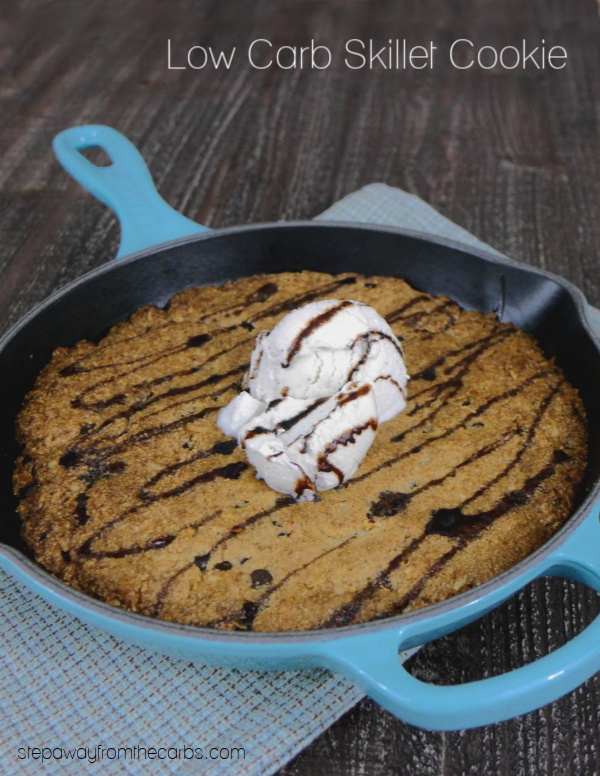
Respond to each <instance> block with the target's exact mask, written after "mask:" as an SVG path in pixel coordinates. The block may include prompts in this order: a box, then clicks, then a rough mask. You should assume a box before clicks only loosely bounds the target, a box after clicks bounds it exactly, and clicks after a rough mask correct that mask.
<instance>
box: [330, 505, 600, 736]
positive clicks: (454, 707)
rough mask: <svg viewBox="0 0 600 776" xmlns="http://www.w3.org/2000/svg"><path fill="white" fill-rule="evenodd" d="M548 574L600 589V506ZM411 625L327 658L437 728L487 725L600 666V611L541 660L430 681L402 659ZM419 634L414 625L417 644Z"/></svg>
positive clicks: (402, 714) (394, 707) (399, 711)
mask: <svg viewBox="0 0 600 776" xmlns="http://www.w3.org/2000/svg"><path fill="white" fill-rule="evenodd" d="M548 574H549V575H553V576H562V577H566V578H570V579H576V580H578V581H581V582H584V583H585V584H587V585H589V586H590V587H592V588H593V589H594V590H596V591H598V592H600V525H599V522H598V507H597V506H596V507H595V508H594V509H593V510H592V513H591V514H590V515H589V516H588V517H587V518H586V519H585V520H584V522H583V523H582V524H581V525H580V526H579V527H578V528H577V529H576V530H575V532H574V533H573V534H572V535H571V536H570V537H569V538H568V539H567V540H566V541H565V542H564V544H563V545H562V546H560V547H559V548H558V549H557V550H556V551H555V552H554V553H552V554H551V555H550V556H549V557H548V558H546V561H545V562H544V563H543V564H542V565H541V569H540V571H539V573H538V576H542V575H548ZM459 624H460V623H459ZM417 627H418V624H417ZM457 627H458V626H457ZM408 631H409V628H407V629H406V631H405V633H399V632H398V631H397V630H396V631H394V632H392V631H388V632H387V633H385V634H381V633H379V634H369V635H366V637H365V638H360V637H358V638H355V639H340V640H339V641H338V642H337V644H338V646H335V642H334V643H333V645H332V648H331V653H330V655H329V658H330V659H329V660H327V661H326V662H327V665H329V666H331V667H332V668H333V669H334V670H336V671H338V672H339V673H342V674H344V675H345V676H347V677H348V678H350V679H351V680H352V681H354V682H355V683H356V684H357V685H359V686H360V687H362V689H363V690H365V692H366V693H367V694H368V695H369V696H370V697H371V698H373V699H374V700H375V701H377V703H379V704H380V705H381V706H383V707H384V708H386V709H387V710H388V711H390V712H391V713H392V714H394V715H395V716H397V717H399V718H400V719H402V720H404V721H405V722H409V723H410V724H412V725H417V726H419V727H423V728H429V729H432V730H459V729H463V728H473V727H479V726H481V725H488V724H491V723H495V722H500V721H502V720H505V719H509V718H511V717H515V716H518V715H519V714H524V713H526V712H528V711H533V710H534V709H537V708H539V707H540V706H543V705H545V704H546V703H550V702H552V701H554V700H556V699H557V698H560V697H561V696H562V695H564V694H565V693H567V692H570V691H571V690H573V689H575V688H576V687H578V686H579V685H580V684H582V683H583V682H584V681H586V680H587V679H589V678H590V677H591V676H593V674H594V673H596V671H598V670H600V615H598V616H597V617H596V619H595V620H593V622H592V623H591V624H590V625H588V626H587V628H585V629H584V630H583V631H582V632H581V633H579V634H578V635H577V636H575V638H573V639H571V640H570V641H569V642H568V643H567V644H565V645H564V646H562V647H560V648H559V649H556V650H555V651H554V652H551V653H550V654H549V655H546V656H544V657H542V658H540V659H539V660H535V661H534V662H533V663H530V664H528V665H525V666H522V667H521V668H517V669H515V670H513V671H509V672H508V673H505V674H502V675H501V676H494V677H491V678H489V679H482V680H480V681H476V682H468V683H466V684H462V685H455V686H439V685H433V684H428V683H426V682H422V681H420V680H419V679H415V678H414V677H413V676H411V674H409V673H408V671H406V669H405V668H403V667H402V664H401V663H400V661H399V658H398V650H399V647H401V646H402V642H403V641H404V640H405V639H406V638H407V636H408ZM382 637H383V638H382ZM414 637H415V631H414V630H412V632H411V634H410V638H411V641H412V643H413V644H414Z"/></svg>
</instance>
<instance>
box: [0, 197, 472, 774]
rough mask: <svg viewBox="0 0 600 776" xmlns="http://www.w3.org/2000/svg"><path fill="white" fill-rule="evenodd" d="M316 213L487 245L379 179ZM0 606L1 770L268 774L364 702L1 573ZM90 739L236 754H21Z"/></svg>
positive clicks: (325, 681)
mask: <svg viewBox="0 0 600 776" xmlns="http://www.w3.org/2000/svg"><path fill="white" fill-rule="evenodd" d="M319 219H322V220H338V221H358V222H366V223H368V222H371V223H380V224H387V225H392V226H401V227H405V228H409V229H414V230H417V231H423V232H427V233H429V234H433V235H438V236H441V237H446V238H451V239H453V240H456V241H459V242H463V243H465V244H467V245H470V246H479V247H487V246H484V244H483V243H481V242H480V241H479V240H477V239H476V238H475V237H473V236H472V235H470V234H469V233H468V232H466V231H465V230H464V229H462V228H461V227H459V226H457V225H456V224H454V223H452V222H451V221H448V219H446V218H444V217H443V216H441V215H440V214H439V213H438V212H437V211H435V210H434V209H433V208H431V207H430V206H429V205H427V204H426V203H424V202H423V201H422V200H420V199H418V198H417V197H414V196H413V195H411V194H407V193H405V192H403V191H400V190H398V189H393V188H390V187H389V186H386V185H384V184H381V183H375V184H372V185H370V186H367V187H366V188H364V189H361V190H360V191H358V192H355V193H354V194H350V195H349V196H347V197H345V198H344V199H343V200H341V201H340V202H338V203H337V204H335V205H334V206H333V207H331V208H330V209H329V210H327V211H326V212H325V213H323V214H322V215H321V216H319ZM0 602H1V606H2V616H1V617H0V774H2V776H18V775H19V774H22V773H23V774H24V773H27V774H29V773H40V774H50V775H51V776H55V775H56V776H58V775H59V774H60V776H63V775H64V774H77V776H79V774H86V775H88V774H89V775H91V774H94V775H95V774H98V773H102V775H103V776H114V775H116V774H131V775H132V776H137V775H138V774H151V776H154V774H156V775H157V776H163V774H164V775H165V776H167V775H169V776H175V775H177V776H192V774H203V775H206V776H216V774H236V776H237V775H238V774H239V775H240V776H268V774H272V773H274V772H275V771H277V770H278V769H279V768H280V767H281V766H282V765H283V764H284V763H286V762H287V761H289V760H290V759H291V758H292V757H293V756H294V755H295V754H296V753H298V752H299V751H300V750H302V749H303V748H304V747H305V746H306V745H307V744H309V743H310V742H311V741H312V740H313V739H314V738H315V737H316V736H318V735H319V734H320V733H322V732H323V731H324V730H325V729H326V728H327V727H329V726H330V725H331V724H332V723H333V722H335V720H336V719H338V718H339V717H340V716H341V715H342V714H343V713H344V712H345V711H347V710H348V709H350V708H351V707H352V706H353V705H354V704H355V703H356V702H357V701H358V700H360V698H361V697H362V693H361V692H360V691H359V690H358V689H357V688H356V687H354V686H353V685H352V684H350V683H349V682H347V681H346V680H344V679H341V678H339V677H337V676H333V675H331V674H330V673H329V672H328V671H324V670H323V671H319V670H314V671H288V672H277V673H265V672H259V671H236V670H230V669H219V668H209V667H204V666H194V665H191V664H187V663H182V662H178V661H176V660H171V659H169V658H166V657H163V656H160V655H156V654H153V653H151V652H146V651H144V650H142V649H140V648H138V647H135V646H132V645H129V644H127V643H124V642H121V641H118V640H117V639H114V638H113V637H112V636H108V635H106V634H105V633H102V632H100V631H97V630H95V629H94V628H92V627H90V626H88V625H84V624H82V623H80V622H79V621H78V620H76V619H75V618H74V617H71V616H70V615H67V614H64V613H62V612H60V611H58V610H55V609H53V608H52V607H51V606H49V605H48V604H46V603H44V602H43V601H42V600H41V599H40V598H38V597H37V596H35V595H33V594H32V593H30V592H28V591H27V590H25V589H24V588H22V587H21V586H20V585H19V584H17V583H16V582H15V581H14V580H13V579H12V578H11V577H9V576H7V575H6V574H4V573H3V572H1V571H0ZM99 745H101V746H102V747H104V749H105V750H107V749H108V748H109V747H115V748H116V747H133V746H136V745H137V746H139V747H146V748H150V747H155V748H158V747H178V748H180V749H181V748H182V747H184V746H188V747H191V748H196V747H201V748H202V749H203V752H204V753H208V752H209V750H210V749H211V748H212V747H215V746H216V747H220V748H222V747H226V748H232V747H242V748H243V749H244V750H245V759H243V760H241V759H240V760H231V759H227V760H208V759H203V760H197V759H192V760H187V761H186V760H184V759H181V758H180V759H162V760H159V759H154V760H144V759H141V760H131V759H127V760H124V759H120V760H114V759H109V756H107V754H105V755H104V757H103V759H102V760H101V761H100V762H95V763H91V762H89V761H88V760H86V759H75V760H66V759H65V758H64V756H63V759H51V760H48V761H46V762H44V763H43V764H42V762H41V760H39V759H38V760H37V762H36V761H34V760H32V759H29V760H26V759H25V760H20V759H19V758H18V754H19V751H18V750H19V748H20V747H24V748H25V749H26V748H27V747H32V748H33V747H39V748H41V747H50V748H55V747H62V748H64V749H66V750H76V749H78V748H79V747H88V748H90V749H91V750H92V751H91V755H92V756H93V754H94V749H95V748H96V747H98V746H99ZM95 751H96V752H97V751H98V750H97V749H96V750H95ZM55 753H56V754H58V750H57V751H56V752H55ZM79 754H80V755H82V754H83V752H82V751H81V750H80V751H79ZM163 754H165V755H166V754H167V753H166V752H164V753H163ZM171 754H173V753H171ZM188 754H189V752H188ZM75 756H76V757H77V754H75Z"/></svg>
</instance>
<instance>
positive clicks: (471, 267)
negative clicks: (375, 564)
mask: <svg viewBox="0 0 600 776" xmlns="http://www.w3.org/2000/svg"><path fill="white" fill-rule="evenodd" d="M94 146H99V147H101V148H102V149H104V151H106V153H107V154H108V155H109V156H110V158H111V159H112V162H113V164H112V166H109V167H96V166H95V165H93V164H92V163H91V162H89V161H88V160H87V159H86V158H85V157H84V156H83V155H82V154H81V153H79V152H80V151H81V150H83V149H85V148H89V147H94ZM54 147H55V151H56V154H57V156H58V158H59V160H60V161H61V163H62V164H63V166H64V167H65V168H66V169H67V170H68V171H69V172H70V173H71V175H73V176H74V177H75V178H76V179H77V180H78V181H79V182H80V183H81V184H83V185H84V186H85V187H86V188H87V189H88V190H89V191H91V192H92V193H93V194H95V195H96V196H97V197H98V198H99V199H101V200H102V201H103V202H104V203H106V204H107V205H109V206H110V207H111V208H112V209H113V210H114V211H115V213H116V214H117V215H118V217H119V218H120V220H121V225H122V241H121V247H120V250H119V254H118V259H119V260H118V261H115V262H112V263H111V264H110V265H105V266H103V267H101V268H99V269H96V270H94V271H92V272H90V273H88V274H87V275H85V276H84V277H82V278H81V279H79V280H77V281H76V282H74V283H71V284H70V285H69V286H67V287H66V288H64V289H62V290H61V291H59V292H58V293H56V294H54V295H53V296H52V297H50V298H49V299H48V300H46V301H45V302H43V303H42V304H41V305H39V306H38V307H37V308H36V309H34V310H33V311H32V312H30V313H29V315H27V316H26V317H25V318H24V319H23V320H22V321H21V322H20V323H18V324H17V325H16V326H15V327H14V328H13V329H12V330H11V331H9V332H8V334H7V335H6V336H5V337H4V338H3V339H2V340H1V341H0V374H1V375H2V383H3V385H2V389H1V390H2V394H3V400H2V405H1V406H2V412H1V413H0V415H1V418H0V431H1V433H0V440H2V441H1V443H0V444H1V447H0V449H1V453H2V457H1V461H0V494H1V496H2V500H3V502H4V503H9V504H10V508H9V509H8V510H6V511H5V518H4V520H3V521H2V524H1V525H0V542H2V543H1V544H0V566H1V567H2V568H3V569H5V570H6V571H8V572H9V573H10V574H13V575H14V576H15V577H16V578H17V579H18V580H19V581H21V582H22V583H24V584H25V585H27V586H28V587H29V588H30V589H31V590H33V591H34V592H36V593H38V594H39V595H41V596H42V597H43V598H44V599H46V600H47V601H49V602H50V603H52V604H54V605H55V606H57V607H59V608H61V609H63V610H65V611H67V612H69V613H71V614H74V615H75V616H76V617H79V618H80V619H81V620H83V621H85V622H87V623H91V624H92V625H96V626H97V627H99V628H102V629H103V630H105V631H108V632H109V633H111V634H113V635H114V636H116V637H118V638H121V639H127V640H129V641H132V642H134V643H136V644H138V645H141V646H142V647H146V648H148V649H152V650H156V651H159V652H163V653H166V654H168V655H171V656H175V657H178V658H182V659H185V660H188V661H189V660H195V661H202V662H206V663H213V664H217V665H225V666H235V667H238V668H243V669H259V668H260V669H292V668H293V669H298V668H308V667H315V666H324V667H327V668H330V669H332V670H334V671H338V672H339V673H341V674H343V675H345V676H346V677H349V678H350V679H351V680H352V681H354V682H356V684H358V685H359V686H360V687H362V688H363V689H364V691H365V692H366V693H367V694H368V695H370V696H371V697H372V698H374V699H375V700H376V701H377V702H378V703H380V704H381V705H382V706H384V707H385V708H386V709H388V710H389V711H391V712H392V713H393V714H395V715H397V716H398V717H400V718H401V719H403V720H405V721H407V722H409V723H411V724H413V725H419V726H421V727H426V728H432V729H437V730H451V729H458V728H467V727H475V726H478V725H484V724H488V723H492V722H497V721H500V720H503V719H507V718H509V717H513V716H515V715H517V714H522V713H524V712H527V711H530V710H532V709H535V708H538V707H539V706H541V705H543V704H545V703H548V702H550V701H553V700H555V699H556V698H558V697H559V696H561V695H563V694H564V693H566V692H568V691H570V690H572V689H573V688H575V687H577V686H578V685H579V684H581V683H582V682H583V681H585V680H586V679H588V678H589V677H590V676H592V675H593V674H594V673H595V672H596V671H598V670H599V669H600V617H598V618H596V619H595V620H594V621H593V622H592V623H591V624H590V625H589V626H588V627H587V628H586V629H585V630H584V631H583V632H582V633H580V634H579V635H578V636H576V637H575V638H574V639H572V640H571V641H570V642H568V643H567V644H566V645H564V646H563V647H561V648H560V649H557V650H556V651H554V652H553V653H551V654H550V655H547V656H545V657H543V658H541V659H540V660H537V661H535V662H534V663H531V664H529V665H527V666H524V667H522V668H519V669H516V670H514V671H511V672H509V673H506V674H503V675H501V676H495V677H492V678H489V679H484V680H481V681H477V682H471V683H469V684H463V685H459V686H437V685H430V684H426V683H424V682H421V681H419V680H417V679H415V678H414V677H412V676H411V675H410V674H409V673H408V672H407V671H406V670H405V669H404V668H403V667H402V665H401V663H400V660H399V657H398V653H399V650H404V649H408V648H410V647H415V646H418V645H420V644H424V643H426V642H428V641H431V640H433V639H436V638H438V637H439V636H442V635H443V634H446V633H449V632H451V631H453V630H456V629H457V628H460V627H462V626H463V625H466V624H467V623H469V622H471V621H473V620H475V619H476V618H478V617H480V616H481V615H482V614H484V613H485V612H489V611H490V610H491V609H493V608H494V607H496V606H498V604H500V603H501V602H502V601H505V600H506V599H507V598H509V597H510V596H512V595H513V594H514V593H515V592H516V591H517V590H519V589H520V588H522V587H523V586H524V585H526V584H527V583H528V582H530V581H531V580H533V579H535V578H536V577H540V576H543V575H557V576H562V577H568V578H572V579H577V580H580V581H581V582H584V583H585V584H587V585H589V586H591V587H592V588H594V589H595V590H597V591H600V525H599V521H598V512H599V501H598V500H599V491H600V485H599V479H600V413H599V407H600V402H599V401H598V392H599V390H600V350H599V343H598V341H597V340H596V338H595V336H594V334H593V332H592V330H591V327H590V322H589V319H588V307H587V304H586V301H585V299H584V297H583V296H582V294H581V293H580V292H579V291H578V290H577V289H576V288H574V287H573V286H572V285H570V284H569V283H567V282H565V281H564V280H562V279H560V278H558V277H555V276H553V275H550V274H548V273H546V272H540V271H538V270H533V269H529V268H526V267H523V266H521V265H518V264H516V263H514V262H512V261H510V260H508V259H504V258H497V257H495V256H493V255H490V254H488V253H486V252H485V251H479V250H469V251H466V250H465V249H464V247H461V246H459V245H457V244H452V243H450V242H443V241H440V240H432V239H429V238H427V237H425V236H423V235H419V234H417V233H410V232H406V231H402V230H398V229H389V228H383V227H379V226H364V225H351V224H348V225H345V224H337V223H329V224H327V223H285V224H266V225H257V226H244V227H236V228H233V229H221V230H217V231H215V232H211V231H209V230H207V229H205V228H204V227H202V226H199V225H198V224H195V223H193V222H192V221H189V220H188V219H186V218H184V217H183V216H181V215H180V214H179V213H176V212H175V211H174V210H172V209H171V208H170V207H169V206H168V205H167V204H166V203H165V202H164V201H163V200H162V199H161V198H160V197H159V195H158V193H157V192H156V190H155V188H154V185H153V183H152V180H151V178H150V174H149V172H148V170H147V168H146V166H145V164H144V162H143V160H142V158H141V156H140V155H139V153H138V152H137V150H136V149H135V148H134V147H133V146H132V145H131V143H130V142H129V141H128V140H126V139H125V138H124V137H123V136H122V135H120V134H119V133H118V132H116V131H115V130H113V129H110V128H108V127H103V126H87V127H76V128H73V129H69V130H67V131H65V132H62V133H61V134H60V135H58V136H57V138H56V139H55V144H54ZM296 269H307V270H321V271H325V272H329V273H337V272H347V271H351V272H359V273H364V274H378V275H386V276H398V277H402V278H405V279H406V280H407V281H408V282H409V283H411V284H412V285H413V286H415V287H417V288H419V289H422V290H424V291H426V292H428V293H432V294H438V293H443V294H446V295H448V296H450V297H451V298H453V299H455V300H456V301H457V302H458V303H459V304H460V305H462V306H463V307H465V308H468V309H478V310H483V311H489V310H494V311H496V312H497V314H498V315H499V316H500V317H501V318H502V319H503V320H508V321H512V322H513V323H515V324H516V325H517V326H520V327H522V328H523V329H525V330H526V331H529V332H531V333H532V334H533V335H534V336H535V337H536V338H537V340H538V341H539V342H540V343H541V344H542V346H543V347H544V349H545V351H546V354H547V355H548V356H554V357H555V358H556V361H557V363H558V364H559V365H560V366H561V367H562V369H563V370H564V372H565V373H566V375H567V377H568V379H569V380H570V381H571V382H572V383H573V384H574V385H575V386H576V387H577V388H578V389H579V391H580V393H581V396H582V398H583V401H584V403H585V406H586V409H587V413H588V418H589V425H590V460H589V466H588V469H587V472H586V474H585V477H584V481H583V484H582V487H581V491H580V493H579V497H578V501H577V503H576V505H575V507H576V508H575V511H574V512H573V515H572V517H571V518H570V519H569V520H568V521H567V523H566V525H565V526H564V527H563V529H562V530H561V531H559V532H558V533H557V534H556V535H555V536H554V537H553V538H552V539H551V540H550V541H549V542H547V543H546V544H545V545H544V546H543V547H541V548H540V549H539V550H537V551H536V552H534V553H533V554H532V555H531V556H529V557H528V558H527V559H525V560H524V561H522V562H521V563H519V564H517V565H516V566H514V567H513V568H511V569H510V570H508V571H506V572H505V573H503V574H501V575H500V576H498V577H496V578H495V579H493V580H491V581H489V582H487V583H485V584H483V585H480V586H479V587H477V588H475V589H473V590H471V591H469V592H467V593H464V594H462V595H458V596H456V597H454V598H451V599H450V600H448V601H444V602H443V603H440V604H436V605H434V606H429V607H427V608H425V609H421V610H419V611H416V612H412V613H409V614H404V615H402V616H399V617H393V618H389V619H386V620H380V621H377V622H372V623H366V624H362V625H355V626H350V627H344V628H339V629H333V630H321V631H310V632H302V633H277V634H266V633H265V634H263V633H230V632H227V633H225V632H219V631H215V630H210V629H206V628H196V627H191V626H182V625H177V624H174V623H169V622H161V621H159V620H154V619H151V618H150V617H145V616H141V615H136V614H133V613H131V612H127V611H124V610H121V609H118V608H115V607H112V606H109V605H107V604H105V603H102V602H100V601H96V600H94V599H92V598H90V597H88V596H86V595H83V594H81V593H78V592H76V591H75V590H72V589H71V588H70V587H68V586H67V585H64V584H63V583H61V582H59V581H58V580H57V579H55V578H54V577H52V576H51V575H50V574H48V573H47V572H46V571H44V570H43V569H42V568H41V567H40V566H39V565H37V564H36V563H35V562H33V561H32V560H31V559H30V556H29V555H28V553H27V550H26V548H25V547H24V546H23V544H22V542H21V540H20V538H19V530H20V525H19V519H18V517H17V515H16V512H15V509H14V506H15V499H14V496H13V495H12V488H11V475H12V469H13V464H14V460H15V457H16V455H17V452H18V451H17V445H16V442H14V420H15V416H16V415H17V413H18V411H19V409H20V407H21V403H22V401H23V397H24V395H25V394H26V393H27V391H28V390H30V389H31V387H32V386H33V383H34V380H35V377H36V375H37V374H38V372H39V371H40V370H41V369H42V367H43V366H44V365H45V364H46V363H47V362H48V361H49V359H50V356H51V353H52V351H53V350H54V349H55V348H56V347H57V346H59V345H64V346H69V345H72V344H74V343H75V342H77V341H78V340H80V339H82V338H88V339H91V340H97V339H98V338H100V337H101V336H102V335H103V334H104V333H105V332H106V331H107V330H108V329H109V328H110V327H111V326H113V325H114V324H115V323H117V322H118V321H122V320H125V319H127V318H128V316H130V315H131V314H132V313H133V312H134V311H135V310H136V309H138V308H139V307H141V306H142V305H145V304H148V303H151V302H152V303H156V304H163V303H165V302H166V301H167V300H168V299H169V297H171V296H172V295H173V294H175V293H176V292H177V291H180V290H182V289H183V288H186V287H189V286H194V285H202V284H206V283H221V282H223V281H225V280H227V279H230V278H237V277H241V276H244V275H252V274H255V273H261V272H282V271H289V270H296Z"/></svg>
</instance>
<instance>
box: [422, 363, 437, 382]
mask: <svg viewBox="0 0 600 776" xmlns="http://www.w3.org/2000/svg"><path fill="white" fill-rule="evenodd" d="M421 377H422V378H423V380H429V382H432V381H433V380H435V369H434V368H433V367H432V366H430V367H427V369H424V370H423V371H422V372H421Z"/></svg>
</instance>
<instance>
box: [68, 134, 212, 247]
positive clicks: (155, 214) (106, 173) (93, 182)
mask: <svg viewBox="0 0 600 776" xmlns="http://www.w3.org/2000/svg"><path fill="white" fill-rule="evenodd" d="M53 146H54V153H55V154H56V156H57V158H58V160H59V162H60V163H61V164H62V166H63V167H64V168H65V170H66V171H67V172H68V173H70V174H71V175H72V177H73V178H75V180H76V181H78V182H79V183H81V185H82V186H83V187H84V188H85V189H87V190H88V191H89V192H90V193H92V194H93V195H94V196H95V197H97V198H98V199H99V200H100V201H101V202H104V204H105V205H108V207H109V208H111V210H113V211H114V213H115V215H116V216H117V218H118V219H119V221H120V223H121V244H120V246H119V251H118V253H117V258H121V257H122V256H127V255H128V254H130V253H135V252H136V251H141V250H145V249H147V248H152V247H154V246H155V245H159V244H160V243H164V242H168V241H169V240H176V239H178V238H181V237H189V236H191V235H197V234H200V233H201V232H206V231H208V229H207V228H206V227H205V226H200V224H197V223H195V222H194V221H191V220H190V219H189V218H186V217H185V216H182V215H181V213H178V212H177V211H176V210H174V209H173V208H172V207H171V206H170V205H168V204H167V203H166V202H165V200H164V199H163V198H162V197H161V196H160V194H159V193H158V191H157V190H156V188H155V186H154V182H153V181H152V177H151V175H150V172H149V170H148V168H147V167H146V163H145V162H144V160H143V158H142V156H141V154H140V153H139V151H138V150H137V148H136V147H135V146H134V145H133V143H131V142H130V141H129V140H128V139H127V138H126V137H125V136H124V135H122V134H121V133H120V132H117V131H116V129H112V128H111V127H105V126H103V125H101V124H93V125H88V126H82V127H72V128H71V129H66V130H65V131H64V132H61V133H60V134H58V135H57V136H56V137H55V138H54V143H53ZM96 147H98V148H101V149H102V150H103V151H104V152H105V153H106V154H107V155H108V156H109V157H110V159H111V161H112V164H111V165H110V166H107V167H99V166H98V165H96V164H94V163H93V162H90V161H89V159H86V157H85V156H84V155H83V154H82V153H80V152H81V151H83V150H85V149H86V148H96Z"/></svg>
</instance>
